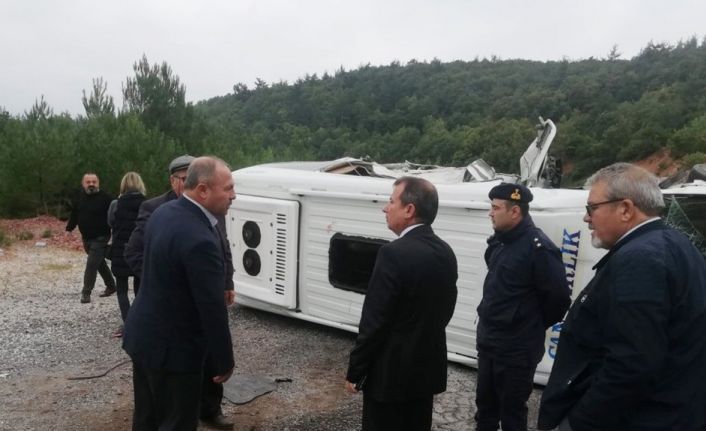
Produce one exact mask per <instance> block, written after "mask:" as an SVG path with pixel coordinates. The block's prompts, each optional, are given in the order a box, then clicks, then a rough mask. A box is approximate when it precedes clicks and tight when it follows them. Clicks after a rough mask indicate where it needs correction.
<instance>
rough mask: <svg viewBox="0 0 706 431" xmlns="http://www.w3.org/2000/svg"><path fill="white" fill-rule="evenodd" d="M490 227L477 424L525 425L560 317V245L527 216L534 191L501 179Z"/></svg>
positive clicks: (483, 429)
mask: <svg viewBox="0 0 706 431" xmlns="http://www.w3.org/2000/svg"><path fill="white" fill-rule="evenodd" d="M488 197H489V198H490V199H491V208H490V213H489V216H490V220H491V223H492V225H493V230H494V231H495V233H494V234H493V235H492V236H491V237H490V238H488V248H487V249H486V251H485V261H486V264H487V265H488V274H487V276H486V278H485V282H484V284H483V299H482V300H481V302H480V305H479V306H478V327H477V333H476V334H477V335H476V343H477V345H476V347H477V350H478V383H477V385H476V407H477V411H476V415H475V420H476V429H477V430H479V431H487V430H492V431H496V430H497V429H498V426H499V424H502V429H503V431H517V430H522V431H526V430H527V400H528V399H529V396H530V393H531V392H532V382H533V376H534V371H535V369H536V368H537V364H538V363H539V361H540V360H541V359H542V356H543V355H544V338H545V331H546V330H547V328H549V327H550V326H551V325H553V324H554V323H557V322H559V321H560V320H561V319H562V318H563V317H564V314H565V313H566V310H567V309H568V307H569V303H570V290H569V287H568V284H567V282H566V273H565V270H564V264H563V262H562V259H561V253H560V252H559V249H558V248H557V247H556V246H555V245H554V244H553V243H552V242H551V240H549V238H547V236H546V235H545V234H544V232H542V231H541V230H540V229H539V228H538V227H536V226H535V225H534V223H533V222H532V218H531V217H530V216H529V203H530V202H531V201H532V193H531V192H530V190H529V189H528V188H527V187H525V186H523V185H521V184H509V183H502V184H500V185H497V186H495V187H493V188H492V189H491V190H490V193H489V194H488Z"/></svg>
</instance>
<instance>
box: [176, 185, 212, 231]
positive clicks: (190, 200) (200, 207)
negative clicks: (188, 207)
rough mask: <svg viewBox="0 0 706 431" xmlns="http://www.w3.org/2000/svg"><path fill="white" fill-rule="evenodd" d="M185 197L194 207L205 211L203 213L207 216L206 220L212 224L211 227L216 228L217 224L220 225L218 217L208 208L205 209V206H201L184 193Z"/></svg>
mask: <svg viewBox="0 0 706 431" xmlns="http://www.w3.org/2000/svg"><path fill="white" fill-rule="evenodd" d="M184 197H185V198H186V199H188V200H189V202H191V203H192V204H194V205H196V206H197V207H199V209H200V210H201V211H203V213H204V214H205V215H206V218H207V219H208V221H209V222H210V223H211V227H216V224H217V223H218V219H216V216H214V215H213V214H211V211H209V210H207V209H206V208H204V207H203V205H201V204H200V203H198V202H196V201H195V200H193V199H191V198H190V197H189V195H187V194H186V193H184Z"/></svg>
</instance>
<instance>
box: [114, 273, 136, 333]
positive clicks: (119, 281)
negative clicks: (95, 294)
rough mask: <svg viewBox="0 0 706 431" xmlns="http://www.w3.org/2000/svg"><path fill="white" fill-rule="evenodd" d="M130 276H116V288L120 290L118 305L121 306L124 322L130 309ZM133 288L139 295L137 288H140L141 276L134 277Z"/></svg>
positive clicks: (121, 315)
mask: <svg viewBox="0 0 706 431" xmlns="http://www.w3.org/2000/svg"><path fill="white" fill-rule="evenodd" d="M127 287H128V277H126V276H122V275H116V276H115V288H116V289H117V291H118V294H117V295H116V296H117V297H118V307H120V317H122V318H123V322H125V319H127V312H128V311H130V298H129V297H128V292H127V290H128V288H127ZM132 288H133V290H134V291H135V295H137V290H138V289H139V288H140V277H133V278H132Z"/></svg>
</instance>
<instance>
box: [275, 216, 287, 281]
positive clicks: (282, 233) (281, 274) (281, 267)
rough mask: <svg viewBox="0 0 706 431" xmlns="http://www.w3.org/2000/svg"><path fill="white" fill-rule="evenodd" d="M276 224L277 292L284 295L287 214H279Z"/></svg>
mask: <svg viewBox="0 0 706 431" xmlns="http://www.w3.org/2000/svg"><path fill="white" fill-rule="evenodd" d="M276 223H277V226H275V293H276V294H278V295H284V285H285V281H286V274H287V271H286V269H287V214H279V213H278V214H277V222H276Z"/></svg>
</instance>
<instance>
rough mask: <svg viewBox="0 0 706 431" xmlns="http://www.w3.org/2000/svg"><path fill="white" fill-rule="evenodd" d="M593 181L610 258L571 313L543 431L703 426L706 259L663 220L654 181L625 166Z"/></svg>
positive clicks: (546, 398) (595, 225) (597, 237)
mask: <svg viewBox="0 0 706 431" xmlns="http://www.w3.org/2000/svg"><path fill="white" fill-rule="evenodd" d="M586 185H587V186H588V187H590V192H589V194H588V201H587V204H586V215H585V216H584V221H585V222H586V223H588V227H589V229H591V243H592V244H593V246H594V247H599V248H605V249H607V250H608V253H607V254H606V255H605V256H604V257H603V258H602V259H601V260H600V261H599V262H598V263H597V264H596V265H595V267H594V269H595V270H596V274H595V276H594V277H593V279H592V280H591V281H590V282H589V283H588V285H587V286H586V287H585V288H584V289H583V291H582V292H581V293H580V294H579V296H578V297H577V298H576V301H574V305H572V307H571V309H570V310H569V314H568V315H567V316H566V320H565V321H564V325H563V327H562V330H561V338H560V340H559V346H558V349H557V355H556V359H555V361H554V367H553V368H552V373H551V375H550V376H549V382H548V383H547V386H546V388H545V389H544V392H543V394H542V402H541V404H540V408H539V424H538V428H539V429H542V430H547V429H553V428H555V427H559V429H560V430H576V431H583V430H605V431H618V430H620V431H633V430H635V431H637V430H643V431H644V430H655V431H657V430H684V431H686V430H689V431H691V430H699V429H702V428H701V427H703V424H704V402H705V399H704V396H705V394H706V385H704V382H705V381H706V336H705V335H704V334H706V264H705V263H704V259H703V256H702V255H701V254H700V253H699V251H698V250H697V249H696V248H695V247H694V246H693V244H692V243H691V242H690V241H689V240H688V238H687V237H686V236H684V235H682V234H681V233H679V232H677V231H675V230H674V229H671V228H668V227H667V226H665V225H664V223H663V222H662V221H661V220H660V218H659V214H660V211H661V209H662V208H663V207H664V202H663V199H662V192H661V190H660V189H659V186H658V180H657V178H656V177H655V176H654V175H652V174H650V173H649V172H647V171H645V170H644V169H642V168H639V167H637V166H635V165H631V164H628V163H616V164H614V165H611V166H608V167H606V168H603V169H601V170H599V171H598V172H596V173H595V174H594V175H593V176H592V177H591V178H589V179H588V181H587V182H586Z"/></svg>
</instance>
